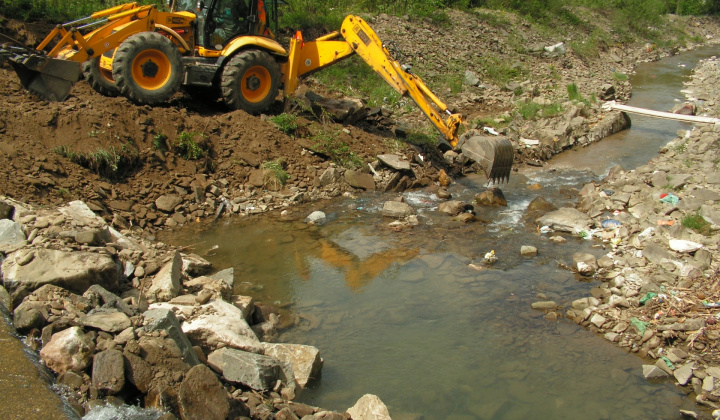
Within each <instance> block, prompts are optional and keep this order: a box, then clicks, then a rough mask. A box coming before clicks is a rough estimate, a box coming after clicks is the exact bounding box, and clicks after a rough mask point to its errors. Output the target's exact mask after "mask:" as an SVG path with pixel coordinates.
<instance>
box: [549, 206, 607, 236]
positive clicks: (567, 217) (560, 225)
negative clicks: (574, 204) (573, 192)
mask: <svg viewBox="0 0 720 420" xmlns="http://www.w3.org/2000/svg"><path fill="white" fill-rule="evenodd" d="M535 223H536V224H537V225H538V226H549V227H550V228H552V229H553V230H557V231H561V232H570V233H578V232H581V231H587V230H589V229H590V226H591V225H592V224H593V221H592V219H591V218H590V217H589V216H588V215H586V214H585V213H583V212H581V211H579V210H576V209H574V208H570V207H563V208H561V209H560V210H556V211H553V212H550V213H547V214H545V215H543V216H540V217H539V218H538V219H537V220H535Z"/></svg>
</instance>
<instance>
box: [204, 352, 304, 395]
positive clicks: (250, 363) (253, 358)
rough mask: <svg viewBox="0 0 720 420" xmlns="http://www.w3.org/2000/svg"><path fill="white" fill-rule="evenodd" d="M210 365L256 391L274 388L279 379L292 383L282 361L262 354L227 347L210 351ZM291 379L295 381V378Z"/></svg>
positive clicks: (228, 378)
mask: <svg viewBox="0 0 720 420" xmlns="http://www.w3.org/2000/svg"><path fill="white" fill-rule="evenodd" d="M208 365H210V367H212V368H213V369H214V370H215V371H216V372H218V373H220V374H221V375H222V376H223V377H224V378H225V379H226V380H228V381H230V382H236V383H240V384H242V385H245V386H247V387H250V388H252V389H254V390H256V391H267V390H269V389H272V388H273V386H274V385H275V383H276V382H277V381H278V380H282V381H283V382H284V383H290V381H289V380H288V378H286V377H285V372H284V370H283V368H282V366H281V364H280V361H278V360H277V359H275V358H273V357H270V356H264V355H261V354H255V353H250V352H246V351H242V350H237V349H232V348H228V347H225V348H222V349H220V350H215V351H214V352H212V353H210V355H209V356H208ZM291 380H292V381H293V382H294V378H291Z"/></svg>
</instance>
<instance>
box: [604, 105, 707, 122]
mask: <svg viewBox="0 0 720 420" xmlns="http://www.w3.org/2000/svg"><path fill="white" fill-rule="evenodd" d="M603 109H604V110H606V111H611V110H613V109H617V110H618V111H625V112H630V113H632V114H638V115H646V116H648V117H655V118H664V119H666V120H676V121H685V122H693V123H700V124H720V118H714V117H700V116H697V115H681V114H673V113H672V112H662V111H653V110H652V109H645V108H638V107H635V106H628V105H620V104H616V103H615V101H610V102H605V103H604V104H603Z"/></svg>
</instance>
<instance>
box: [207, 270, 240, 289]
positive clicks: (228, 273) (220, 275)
mask: <svg viewBox="0 0 720 420" xmlns="http://www.w3.org/2000/svg"><path fill="white" fill-rule="evenodd" d="M208 277H210V278H211V279H215V280H222V281H223V282H224V283H225V284H226V285H227V287H228V288H229V289H230V290H233V286H234V284H235V269H234V268H232V267H230V268H226V269H224V270H220V271H218V272H217V273H215V274H212V275H209V276H208Z"/></svg>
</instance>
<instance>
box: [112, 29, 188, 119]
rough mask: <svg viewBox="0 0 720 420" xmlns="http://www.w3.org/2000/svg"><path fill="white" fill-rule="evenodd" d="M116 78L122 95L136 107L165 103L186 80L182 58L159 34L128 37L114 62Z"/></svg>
mask: <svg viewBox="0 0 720 420" xmlns="http://www.w3.org/2000/svg"><path fill="white" fill-rule="evenodd" d="M113 78H114V79H115V85H116V86H117V88H118V90H119V91H120V93H121V94H122V95H123V96H125V97H126V98H128V99H130V100H131V101H133V102H135V103H137V104H147V105H155V104H159V103H163V102H166V101H167V100H168V99H170V97H172V96H173V95H174V94H175V93H176V92H177V91H178V89H180V83H181V82H182V79H183V63H182V55H181V54H180V50H178V48H177V46H176V45H175V44H173V43H172V41H170V40H169V39H168V38H166V37H164V36H162V35H160V34H159V33H157V32H141V33H139V34H135V35H131V36H129V37H128V38H127V39H126V40H125V41H123V43H122V44H120V46H119V47H118V49H117V51H116V52H115V58H114V59H113Z"/></svg>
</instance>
